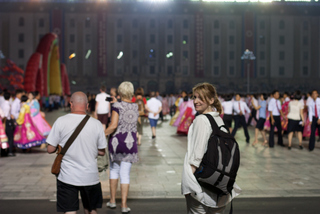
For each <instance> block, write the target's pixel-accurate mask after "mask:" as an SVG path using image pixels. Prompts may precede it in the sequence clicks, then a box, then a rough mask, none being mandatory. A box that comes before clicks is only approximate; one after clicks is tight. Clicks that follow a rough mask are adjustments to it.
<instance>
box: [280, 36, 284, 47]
mask: <svg viewBox="0 0 320 214" xmlns="http://www.w3.org/2000/svg"><path fill="white" fill-rule="evenodd" d="M279 43H280V45H284V36H279Z"/></svg>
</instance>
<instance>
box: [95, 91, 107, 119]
mask: <svg viewBox="0 0 320 214" xmlns="http://www.w3.org/2000/svg"><path fill="white" fill-rule="evenodd" d="M107 97H110V95H109V94H107V93H105V92H102V93H100V94H97V96H96V102H98V107H97V114H108V113H109V111H110V110H109V102H108V101H106V98H107Z"/></svg>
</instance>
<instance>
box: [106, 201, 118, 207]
mask: <svg viewBox="0 0 320 214" xmlns="http://www.w3.org/2000/svg"><path fill="white" fill-rule="evenodd" d="M107 207H109V208H110V209H115V208H116V207H117V204H116V203H111V202H110V201H109V202H107Z"/></svg>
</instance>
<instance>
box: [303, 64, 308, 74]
mask: <svg viewBox="0 0 320 214" xmlns="http://www.w3.org/2000/svg"><path fill="white" fill-rule="evenodd" d="M302 74H303V76H308V75H309V69H308V67H307V66H303V68H302Z"/></svg>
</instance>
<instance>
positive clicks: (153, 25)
mask: <svg viewBox="0 0 320 214" xmlns="http://www.w3.org/2000/svg"><path fill="white" fill-rule="evenodd" d="M154 27H156V21H155V20H154V19H151V20H150V28H154Z"/></svg>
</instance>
